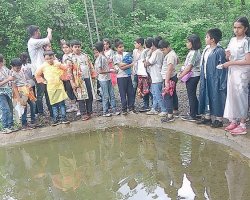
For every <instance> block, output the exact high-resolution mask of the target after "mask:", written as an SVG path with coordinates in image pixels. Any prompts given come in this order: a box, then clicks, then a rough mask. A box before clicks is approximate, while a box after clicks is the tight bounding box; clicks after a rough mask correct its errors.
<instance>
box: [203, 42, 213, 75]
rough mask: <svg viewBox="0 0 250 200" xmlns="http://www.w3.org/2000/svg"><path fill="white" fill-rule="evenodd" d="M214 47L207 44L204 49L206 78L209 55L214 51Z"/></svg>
mask: <svg viewBox="0 0 250 200" xmlns="http://www.w3.org/2000/svg"><path fill="white" fill-rule="evenodd" d="M213 49H214V48H210V46H207V47H206V48H205V49H204V52H205V53H204V57H203V59H204V76H205V78H207V59H208V56H209V55H210V53H211V52H212V51H213Z"/></svg>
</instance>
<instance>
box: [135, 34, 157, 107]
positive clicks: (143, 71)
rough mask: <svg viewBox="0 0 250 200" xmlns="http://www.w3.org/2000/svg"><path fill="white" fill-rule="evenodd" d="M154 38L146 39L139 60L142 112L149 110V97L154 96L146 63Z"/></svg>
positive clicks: (139, 92)
mask: <svg viewBox="0 0 250 200" xmlns="http://www.w3.org/2000/svg"><path fill="white" fill-rule="evenodd" d="M153 41H154V38H152V37H149V38H147V39H146V40H145V47H146V48H145V49H144V50H143V51H142V53H141V56H140V57H141V58H140V59H139V61H138V69H137V75H138V90H137V91H138V95H139V96H142V98H143V106H142V107H141V108H140V110H139V111H140V112H147V111H149V110H150V108H149V98H150V97H151V98H152V94H151V92H150V86H151V77H150V75H149V73H148V70H147V68H145V63H146V61H147V60H148V58H149V57H150V55H151V47H152V45H153Z"/></svg>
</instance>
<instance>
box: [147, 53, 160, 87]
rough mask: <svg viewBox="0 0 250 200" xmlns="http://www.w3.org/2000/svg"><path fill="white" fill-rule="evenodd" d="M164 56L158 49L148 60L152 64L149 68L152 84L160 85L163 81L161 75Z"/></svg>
mask: <svg viewBox="0 0 250 200" xmlns="http://www.w3.org/2000/svg"><path fill="white" fill-rule="evenodd" d="M163 58H164V55H163V53H162V52H161V50H160V49H156V50H155V51H153V52H152V55H151V56H150V58H149V59H148V62H149V63H150V64H151V65H150V66H148V71H149V74H150V77H151V79H152V83H160V82H162V81H163V79H162V75H161V68H162V63H163Z"/></svg>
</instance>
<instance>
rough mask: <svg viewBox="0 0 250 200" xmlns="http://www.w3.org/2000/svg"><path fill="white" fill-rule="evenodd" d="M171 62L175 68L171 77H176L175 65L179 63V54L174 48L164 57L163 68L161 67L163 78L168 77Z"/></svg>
mask: <svg viewBox="0 0 250 200" xmlns="http://www.w3.org/2000/svg"><path fill="white" fill-rule="evenodd" d="M170 64H172V65H173V66H174V69H173V71H172V73H171V78H172V77H174V76H175V75H176V70H175V67H176V66H177V64H178V56H177V54H176V53H175V51H174V50H171V51H170V52H168V54H167V55H166V56H165V57H164V60H163V64H162V69H161V75H162V78H163V79H165V78H166V73H167V70H168V66H169V65H170Z"/></svg>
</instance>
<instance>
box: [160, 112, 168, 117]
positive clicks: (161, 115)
mask: <svg viewBox="0 0 250 200" xmlns="http://www.w3.org/2000/svg"><path fill="white" fill-rule="evenodd" d="M167 114H168V113H167V112H160V113H159V114H158V115H159V116H160V117H165V116H167Z"/></svg>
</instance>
